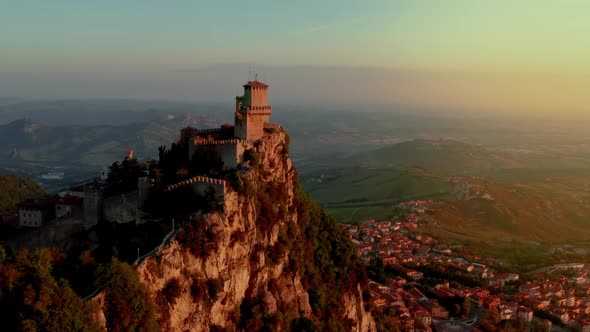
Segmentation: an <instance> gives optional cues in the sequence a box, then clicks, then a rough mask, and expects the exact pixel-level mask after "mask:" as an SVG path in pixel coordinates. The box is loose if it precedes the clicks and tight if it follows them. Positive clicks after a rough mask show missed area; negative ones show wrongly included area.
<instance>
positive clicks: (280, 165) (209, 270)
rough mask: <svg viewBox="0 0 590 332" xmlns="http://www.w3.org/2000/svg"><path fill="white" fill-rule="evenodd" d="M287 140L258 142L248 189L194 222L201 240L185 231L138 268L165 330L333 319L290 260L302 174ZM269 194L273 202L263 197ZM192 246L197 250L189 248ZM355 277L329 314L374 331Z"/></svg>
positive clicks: (299, 232) (298, 233) (277, 326)
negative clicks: (267, 188) (321, 308)
mask: <svg viewBox="0 0 590 332" xmlns="http://www.w3.org/2000/svg"><path fill="white" fill-rule="evenodd" d="M287 140H288V137H287V135H286V134H285V132H284V131H283V130H282V129H279V130H277V131H276V132H275V133H273V134H267V135H265V137H264V138H263V139H262V140H261V141H259V142H258V143H257V144H256V146H255V147H254V148H253V149H252V151H251V155H256V158H255V159H256V161H254V160H252V161H251V164H252V165H253V169H252V170H250V171H248V172H246V173H245V174H244V175H243V179H241V180H240V181H242V180H243V183H245V185H244V187H245V189H243V190H240V192H238V191H235V190H231V189H230V190H228V191H227V192H226V195H225V202H224V206H223V207H224V209H223V211H222V212H213V213H209V214H208V215H206V216H205V217H204V218H203V220H200V221H196V222H195V224H194V227H195V228H199V229H201V230H204V231H203V232H201V233H199V234H202V235H203V236H202V237H201V238H199V239H200V240H198V241H200V242H199V243H198V244H197V243H194V240H193V243H191V240H190V239H191V237H190V236H188V234H186V233H182V232H181V233H179V235H178V236H177V238H176V239H174V240H173V241H171V243H170V244H169V245H168V246H166V247H165V248H163V249H162V250H161V251H160V253H159V254H157V255H155V256H153V257H151V258H148V259H147V260H146V261H145V262H143V264H141V265H140V266H138V267H137V270H138V272H139V276H140V279H141V281H142V282H143V283H144V284H145V285H146V286H147V287H148V289H149V293H150V296H151V297H152V298H153V299H154V302H155V303H156V304H157V306H158V309H159V310H158V322H159V325H160V326H161V327H162V330H166V331H187V330H188V331H208V330H210V329H214V328H216V327H217V328H226V329H229V330H237V329H246V330H252V329H258V328H262V327H266V328H270V329H271V330H281V329H283V330H285V329H290V328H291V327H293V326H294V325H293V324H297V322H299V323H301V324H303V323H305V322H313V323H315V324H316V326H321V325H317V324H319V322H321V321H322V320H325V319H328V317H327V316H325V315H323V314H320V315H318V312H317V310H314V309H312V303H315V302H317V301H316V300H313V299H312V300H310V287H311V286H310V284H309V282H307V281H305V279H306V278H305V277H304V273H305V272H304V271H300V269H299V268H297V264H294V262H292V261H291V260H292V258H291V257H293V256H294V253H293V252H291V251H292V249H291V248H289V247H290V246H285V245H282V244H283V243H289V237H291V238H293V237H297V238H299V237H302V236H305V235H304V234H303V229H302V227H301V221H300V220H299V219H300V216H301V211H298V210H297V209H298V207H297V206H296V205H297V204H296V201H295V200H296V195H297V190H298V187H297V173H296V170H295V168H294V166H293V163H292V161H291V160H290V159H289V157H288V155H287V151H286V150H285V149H286V148H287V145H288V143H287ZM267 184H272V187H273V188H275V189H279V191H278V192H280V195H279V196H280V198H279V197H269V195H273V192H272V191H267V192H261V190H262V187H263V186H265V185H267ZM276 192H277V191H276V190H275V192H274V193H275V194H274V195H276ZM265 197H266V198H268V199H270V200H272V204H270V205H269V204H264V203H261V202H260V200H265V199H266V198H265ZM265 206H266V209H267V210H265ZM269 207H270V210H272V211H271V212H272V213H270V212H269V211H268V210H269ZM299 208H301V207H299ZM269 213H270V214H269ZM261 220H263V221H264V222H263V224H261V222H262V221H261ZM287 229H289V232H288V233H287V231H286V230H287ZM192 239H194V238H192ZM291 240H292V239H291ZM326 241H329V240H328V239H326ZM193 245H194V247H196V249H195V248H193V249H194V250H191V249H190V247H191V246H193ZM291 247H293V246H291ZM342 275H344V276H346V273H344V274H342ZM307 279H309V278H307ZM354 282H355V283H356V287H350V288H349V289H348V290H346V291H343V292H342V293H341V294H340V295H341V298H340V299H339V303H341V306H342V307H341V308H337V309H335V312H336V315H337V316H330V317H329V319H335V318H337V319H340V320H342V321H343V322H346V329H347V330H352V331H374V330H375V322H374V320H373V318H372V317H371V315H370V314H369V313H368V312H367V311H365V303H364V302H363V298H362V290H361V285H360V284H359V283H357V282H356V281H354ZM316 283H317V282H316ZM304 284H307V285H304ZM328 287H329V286H328ZM313 297H314V299H315V298H316V297H317V296H316V295H313ZM314 305H315V304H314ZM320 316H323V317H320ZM302 317H305V318H306V319H303V320H302V319H301V318H302ZM257 321H259V322H257Z"/></svg>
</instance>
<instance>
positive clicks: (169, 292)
mask: <svg viewBox="0 0 590 332" xmlns="http://www.w3.org/2000/svg"><path fill="white" fill-rule="evenodd" d="M181 292H182V288H181V287H180V282H179V281H178V278H172V279H170V280H168V282H167V283H166V285H164V288H163V289H162V294H164V297H165V298H166V301H168V303H171V304H175V303H176V299H177V298H178V297H179V296H180V293H181Z"/></svg>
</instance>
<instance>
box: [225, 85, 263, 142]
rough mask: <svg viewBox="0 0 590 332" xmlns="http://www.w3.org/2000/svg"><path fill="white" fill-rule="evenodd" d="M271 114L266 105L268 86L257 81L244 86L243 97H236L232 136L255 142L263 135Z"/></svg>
mask: <svg viewBox="0 0 590 332" xmlns="http://www.w3.org/2000/svg"><path fill="white" fill-rule="evenodd" d="M271 113H272V109H271V107H270V106H269V105H268V85H267V84H264V83H262V82H260V81H258V80H254V81H249V82H248V83H246V84H244V95H243V96H238V97H236V118H235V132H234V135H235V136H236V137H237V138H239V139H245V140H257V139H260V138H262V136H263V135H264V124H266V123H268V122H269V120H270V114H271Z"/></svg>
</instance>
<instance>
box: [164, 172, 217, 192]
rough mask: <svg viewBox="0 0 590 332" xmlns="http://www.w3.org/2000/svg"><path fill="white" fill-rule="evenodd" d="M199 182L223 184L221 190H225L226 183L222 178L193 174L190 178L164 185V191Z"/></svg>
mask: <svg viewBox="0 0 590 332" xmlns="http://www.w3.org/2000/svg"><path fill="white" fill-rule="evenodd" d="M199 183H208V184H216V185H221V186H223V190H224V191H225V187H226V184H227V181H226V180H222V179H214V178H210V177H206V176H195V177H192V178H190V179H187V180H184V181H180V182H178V183H175V184H171V185H169V186H167V187H166V189H164V191H166V192H169V191H172V190H174V189H178V188H180V187H184V186H188V185H191V184H199Z"/></svg>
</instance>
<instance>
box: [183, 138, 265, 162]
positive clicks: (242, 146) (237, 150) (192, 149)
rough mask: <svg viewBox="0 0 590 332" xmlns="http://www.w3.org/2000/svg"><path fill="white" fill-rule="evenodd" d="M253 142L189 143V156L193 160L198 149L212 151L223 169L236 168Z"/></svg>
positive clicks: (236, 140)
mask: <svg viewBox="0 0 590 332" xmlns="http://www.w3.org/2000/svg"><path fill="white" fill-rule="evenodd" d="M253 143H254V141H248V140H241V139H230V140H218V141H210V142H199V141H191V142H190V144H189V156H190V158H191V159H192V158H194V157H195V154H198V153H199V149H200V148H207V149H213V150H214V151H215V154H216V155H217V156H218V157H219V158H220V159H221V161H222V162H223V169H224V170H228V169H232V168H236V167H237V166H238V165H239V164H240V163H241V162H242V161H243V159H244V151H246V149H248V148H250V147H251V146H252V144H253Z"/></svg>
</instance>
